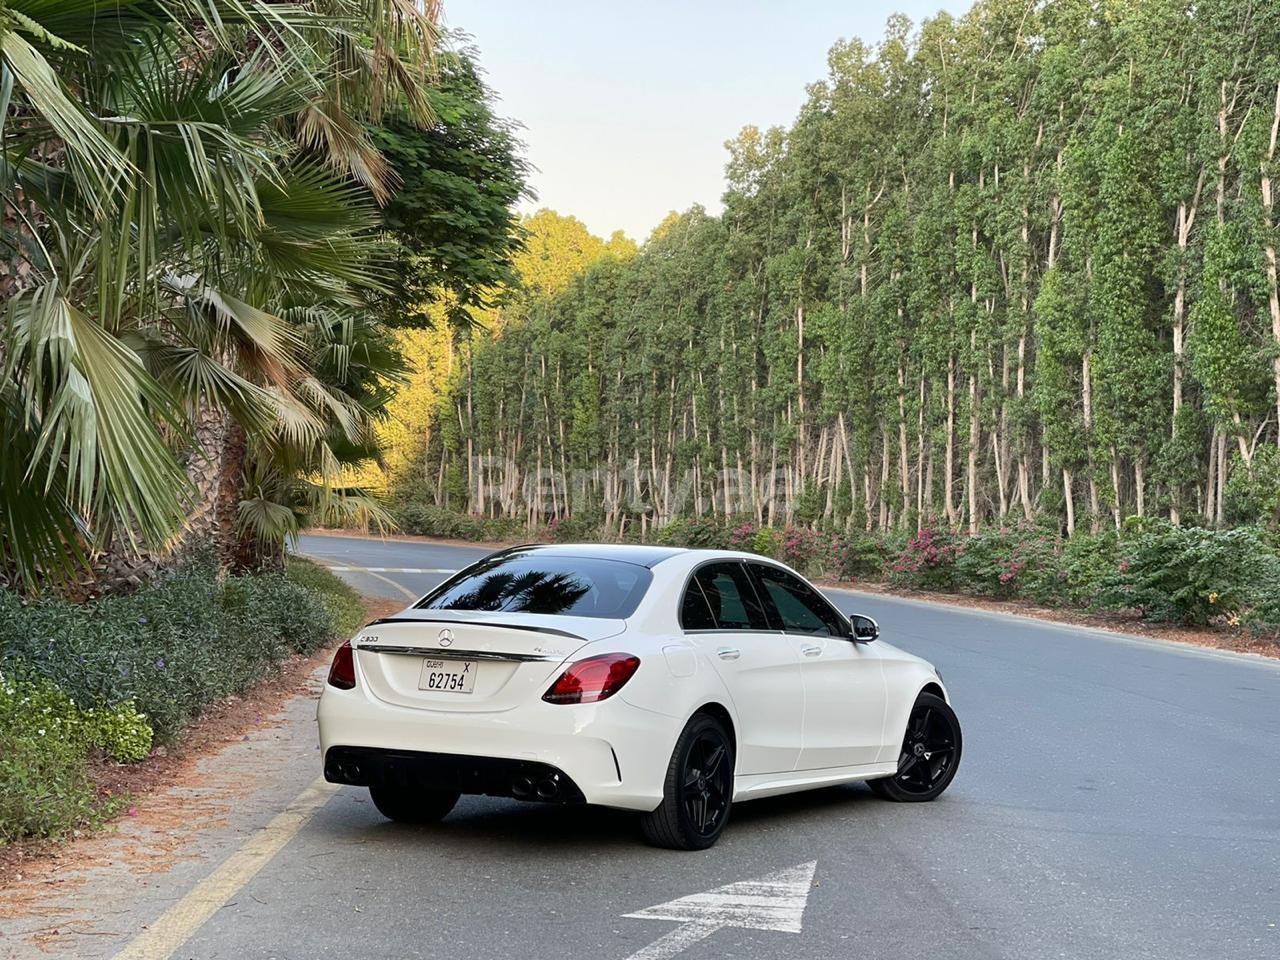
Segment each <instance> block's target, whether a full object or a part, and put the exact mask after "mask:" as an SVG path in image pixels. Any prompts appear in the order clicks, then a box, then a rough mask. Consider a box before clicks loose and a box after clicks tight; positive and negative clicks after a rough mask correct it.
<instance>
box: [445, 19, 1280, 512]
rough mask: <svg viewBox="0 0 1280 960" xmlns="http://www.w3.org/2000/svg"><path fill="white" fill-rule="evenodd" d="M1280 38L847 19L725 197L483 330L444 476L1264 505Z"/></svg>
mask: <svg viewBox="0 0 1280 960" xmlns="http://www.w3.org/2000/svg"><path fill="white" fill-rule="evenodd" d="M1277 50H1280V8H1278V7H1277V6H1276V5H1275V4H1257V3H1252V2H1247V0H1210V2H1207V3H1190V2H1186V0H1141V2H1135V3H1125V4H1116V3H1109V2H1102V0H1050V2H1046V3H1038V4H1030V5H1028V4H1026V3H1024V2H1022V0H980V2H978V3H977V4H976V5H975V6H974V7H973V8H972V10H970V12H969V13H967V14H966V15H964V16H963V17H960V18H955V17H952V16H950V15H948V14H945V13H943V14H939V15H938V16H936V17H934V18H932V19H930V20H926V21H924V22H923V23H921V24H920V25H919V26H918V27H913V25H912V24H911V23H909V22H908V21H907V20H906V19H905V18H903V17H893V18H891V19H890V20H889V22H888V24H887V26H886V30H885V34H884V37H883V38H882V40H881V41H880V42H879V43H878V44H877V45H875V46H869V45H866V44H863V43H861V42H859V41H848V42H844V41H842V42H840V43H838V44H836V45H835V46H834V47H833V48H832V49H831V52H830V55H829V57H828V74H827V76H826V77H825V78H824V79H822V80H820V81H819V82H817V83H814V84H813V85H811V86H810V87H809V88H808V97H807V99H806V102H805V104H804V105H803V107H802V108H801V110H800V112H799V114H798V115H797V117H796V119H795V120H794V122H793V123H792V124H791V126H790V127H789V128H787V129H780V128H775V129H770V130H760V129H757V128H754V127H748V128H746V129H744V130H743V131H742V132H741V134H740V135H739V136H738V137H737V138H735V139H734V140H733V141H731V142H730V143H729V144H728V145H727V146H728V151H729V159H728V163H727V168H726V180H727V187H728V189H727V192H726V194H725V197H724V212H723V214H722V215H720V216H718V217H711V216H708V215H707V214H706V213H705V212H704V211H702V210H700V209H696V208H695V209H693V210H690V211H688V212H686V213H684V214H682V215H679V216H677V217H674V218H668V219H667V220H666V221H664V223H663V224H662V225H661V226H660V228H659V229H658V230H656V231H655V232H654V234H653V236H651V237H650V238H649V240H648V241H647V242H646V243H645V244H644V246H643V247H642V248H641V250H640V252H639V254H638V255H637V256H635V257H634V258H631V259H626V260H622V259H619V260H615V261H602V262H597V263H595V264H593V265H590V266H587V267H586V268H585V269H581V268H580V264H578V263H574V264H573V269H574V272H575V273H576V276H573V277H572V278H569V277H565V278H563V279H562V280H560V281H559V282H557V283H555V284H549V283H544V284H538V283H532V284H529V285H527V288H526V291H525V294H524V295H523V297H522V299H521V300H520V302H519V303H518V304H514V305H513V306H512V307H511V308H510V309H509V311H508V319H507V320H506V321H505V322H504V325H503V328H502V332H501V335H500V336H493V337H477V338H476V340H475V342H474V344H473V346H472V348H471V349H470V352H469V354H468V357H469V362H467V363H464V364H463V365H462V367H461V369H460V370H459V372H458V374H457V378H456V385H455V387H454V389H453V391H452V394H451V396H450V397H448V398H446V400H445V401H444V402H443V403H442V404H441V405H440V407H438V408H437V412H436V415H435V420H434V422H435V423H436V424H437V425H438V429H435V430H434V431H433V432H432V434H431V443H430V447H429V454H428V470H427V476H428V477H435V478H437V479H438V482H436V483H434V484H431V485H430V487H431V493H432V496H434V498H435V499H436V500H437V502H438V503H440V504H441V505H446V504H447V505H449V506H451V507H452V508H454V509H463V510H469V511H471V512H474V513H477V514H487V515H490V516H504V515H507V514H509V513H514V514H516V515H519V514H520V513H521V512H522V511H524V512H526V513H527V512H528V511H529V507H528V498H527V497H521V496H517V494H518V493H520V492H521V491H522V489H523V488H524V487H527V486H528V481H529V480H530V478H531V477H534V476H536V475H537V472H538V471H539V470H543V471H545V470H546V469H548V468H554V469H556V470H559V471H562V472H563V473H565V474H566V476H568V475H570V474H572V472H573V471H574V470H579V471H587V472H588V474H587V476H586V479H585V480H581V479H579V481H578V482H581V483H585V486H586V493H587V495H586V496H583V497H576V498H575V497H574V496H573V493H574V491H572V490H569V489H558V488H556V487H554V486H552V487H547V486H546V484H545V483H544V489H546V490H547V492H548V497H547V500H546V503H545V504H544V505H543V506H542V507H540V508H539V510H540V511H541V513H542V516H527V517H526V518H527V519H535V520H547V519H552V518H557V517H558V518H564V517H569V516H577V515H578V514H580V513H583V512H589V513H590V514H591V515H592V518H594V517H595V516H596V515H598V516H599V518H600V519H602V520H604V521H605V522H606V523H607V524H609V525H610V527H611V529H613V530H614V531H615V532H627V531H629V530H633V529H635V530H643V529H644V528H645V527H647V525H649V524H651V523H656V524H658V525H662V524H665V523H668V522H670V521H671V520H672V519H673V518H675V517H676V516H677V515H678V514H684V515H690V516H699V517H701V516H708V517H711V516H717V515H719V516H721V517H724V516H726V515H729V516H732V515H736V514H745V515H747V516H748V517H749V518H750V519H751V520H752V521H753V522H756V523H759V522H772V523H775V524H780V525H781V524H786V523H794V524H804V525H810V526H813V525H817V526H830V527H835V528H843V527H849V528H853V529H867V530H883V531H894V530H913V529H915V528H916V527H917V526H918V525H921V524H923V523H924V522H925V521H927V520H929V519H930V518H934V519H935V520H936V521H937V522H938V523H940V524H941V525H943V526H945V527H950V528H952V529H967V530H968V531H969V532H973V531H977V530H979V529H984V528H987V529H998V528H1001V527H1004V526H1007V525H1009V524H1013V523H1035V524H1040V525H1042V526H1043V527H1046V528H1049V529H1053V528H1057V529H1058V530H1059V531H1063V532H1073V531H1075V530H1077V529H1080V528H1081V527H1084V528H1086V529H1089V530H1091V532H1093V533H1095V534H1101V533H1102V531H1103V530H1105V529H1108V528H1110V529H1115V528H1117V527H1119V526H1120V524H1121V522H1122V521H1123V518H1124V517H1125V516H1127V515H1135V514H1136V515H1147V516H1152V517H1154V516H1157V515H1158V516H1163V517H1166V518H1168V519H1169V520H1170V521H1172V522H1173V523H1175V524H1177V523H1184V522H1186V521H1188V520H1191V521H1207V522H1210V523H1215V522H1222V523H1226V522H1233V521H1247V520H1255V519H1269V518H1271V517H1272V516H1273V515H1274V510H1275V499H1276V498H1275V497H1274V496H1272V495H1271V492H1270V490H1269V489H1267V483H1268V482H1270V481H1271V480H1272V478H1274V476H1275V471H1274V466H1273V461H1274V457H1273V456H1272V454H1271V453H1269V452H1268V451H1270V450H1273V449H1280V425H1278V424H1277V402H1280V398H1278V397H1277V390H1278V389H1280V386H1278V383H1277V379H1276V377H1277V375H1278V374H1277V371H1278V370H1280V366H1277V362H1278V361H1277V360H1276V358H1277V356H1280V299H1277V298H1276V279H1275V270H1274V267H1273V266H1272V264H1273V263H1274V261H1275V243H1276V240H1275V231H1276V214H1275V210H1274V202H1273V199H1272V197H1273V193H1274V189H1273V186H1272V178H1273V177H1274V176H1275V175H1276V163H1277V161H1276V142H1275V141H1276V132H1275V131H1276V130H1277V129H1278V128H1280V99H1278V98H1277V82H1278V81H1280V70H1278V69H1277V54H1276V51H1277ZM562 265H563V264H562ZM477 456H492V457H498V458H504V459H505V460H508V461H510V462H512V463H514V464H515V466H516V470H515V473H516V475H515V476H514V477H508V478H506V480H505V488H504V489H503V492H501V493H499V494H498V495H496V496H495V495H494V493H493V487H492V485H491V484H490V485H488V487H487V488H486V490H485V491H484V492H482V490H481V487H482V486H483V485H482V483H481V481H482V480H483V477H481V476H480V475H479V473H478V472H476V471H473V469H472V468H471V467H470V466H468V464H469V463H471V462H472V459H473V458H474V457H477ZM600 467H606V468H608V470H607V471H602V472H601V473H600V474H599V475H598V476H597V475H593V474H590V471H593V470H596V469H597V468H600ZM739 469H741V471H742V472H743V474H744V475H746V476H747V477H748V478H749V479H748V482H747V483H746V490H744V491H739V492H741V493H743V494H745V497H744V498H742V499H739V498H736V497H730V496H728V495H727V494H726V491H725V490H724V489H723V487H722V485H721V484H720V481H719V479H718V477H719V476H720V475H722V474H723V473H724V472H725V471H737V470H739ZM578 476H579V478H581V476H582V475H581V474H579V475H578ZM618 477H623V478H624V479H625V478H630V479H628V480H626V482H620V481H619V480H618V479H617V478H618ZM611 478H612V479H611ZM566 485H567V483H566ZM636 487H638V488H639V492H640V497H639V500H640V501H642V502H643V503H644V504H645V505H644V506H641V507H638V508H637V507H635V506H634V505H633V504H634V498H633V497H632V492H633V491H634V489H635V488H636Z"/></svg>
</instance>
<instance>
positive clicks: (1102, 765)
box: [175, 537, 1280, 960]
mask: <svg viewBox="0 0 1280 960" xmlns="http://www.w3.org/2000/svg"><path fill="white" fill-rule="evenodd" d="M301 549H302V550H303V552H305V553H307V554H309V555H311V556H314V557H317V558H319V559H321V560H323V561H324V562H326V563H328V564H330V565H332V566H336V567H356V566H358V567H361V568H366V569H367V568H375V571H374V573H368V572H363V571H357V570H347V571H345V572H344V573H343V575H344V576H347V577H348V578H349V579H351V581H352V582H353V583H355V584H356V585H357V586H359V587H360V588H361V589H362V590H365V591H367V592H372V593H380V594H383V595H385V596H390V597H405V596H406V595H407V594H414V595H417V594H419V593H422V592H424V591H425V590H426V589H427V588H428V587H429V586H431V585H432V584H434V583H436V582H438V581H439V580H441V579H442V578H443V577H444V576H445V574H444V573H442V572H440V571H443V570H447V569H453V568H456V567H458V566H461V565H462V564H464V563H465V562H467V561H468V560H470V559H473V558H475V557H477V556H480V555H483V553H484V552H485V551H484V550H477V549H465V548H461V547H452V546H436V545H428V544H416V543H415V544H410V543H403V542H376V541H361V540H352V539H340V538H326V537H304V538H303V541H302V547H301ZM377 568H382V569H377ZM405 568H408V569H410V570H413V571H424V570H426V571H433V572H404V570H405ZM375 574H376V575H375ZM833 598H834V599H835V601H836V602H837V603H838V604H839V605H840V606H841V607H842V608H843V609H845V610H858V611H861V612H864V613H867V614H870V615H871V616H874V617H876V618H877V619H878V620H879V621H880V624H881V627H882V629H883V636H884V638H885V639H887V640H889V641H890V642H892V643H894V644H897V645H899V646H902V647H904V648H905V649H907V650H910V651H912V652H915V653H919V654H921V655H923V656H925V657H928V658H929V659H931V660H933V661H934V662H935V663H936V664H937V665H938V667H939V668H940V669H941V670H942V672H943V674H944V676H945V677H946V680H947V683H948V687H949V689H950V691H951V693H952V696H953V699H954V702H955V706H956V709H957V711H958V712H959V715H960V719H961V722H962V723H963V724H964V728H965V757H964V761H963V763H962V765H961V769H960V773H959V775H958V777H957V779H956V781H955V783H954V784H953V786H952V787H951V789H950V791H949V792H948V793H947V794H946V795H945V796H944V797H943V798H942V799H941V800H939V801H938V802H936V803H932V804H919V805H897V804H891V803H887V802H882V801H880V800H877V799H874V798H873V797H872V795H871V794H870V792H869V791H867V790H866V789H865V788H864V787H861V786H852V787H847V788H838V789H831V790H824V791H820V792H816V793H811V794H802V795H798V796H793V797H786V798H779V799H773V800H761V801H756V802H753V803H748V804H742V805H740V806H738V807H736V808H735V809H734V812H733V817H732V821H731V823H730V825H729V827H728V830H727V831H726V833H725V835H724V836H723V838H722V839H721V841H720V843H719V845H718V846H716V847H715V848H714V849H712V850H710V851H707V852H705V853H696V854H680V853H672V852H668V851H661V850H655V849H651V848H649V847H646V846H644V845H642V843H641V842H640V841H639V838H638V835H637V830H636V827H635V824H634V820H633V818H631V817H629V816H627V815H625V814H620V813H614V812H610V811H604V810H594V809H586V810H583V809H572V808H570V809H566V808H552V807H540V806H530V805H524V804H520V803H517V802H516V801H502V800H494V799H487V798H464V799H463V800H462V802H461V803H460V804H459V806H458V807H457V808H456V810H455V811H454V812H453V813H452V814H451V815H450V816H449V817H448V818H447V819H446V820H445V822H444V823H442V824H440V825H438V826H434V827H429V828H419V829H414V828H408V827H404V826H399V825H395V824H391V823H388V822H386V821H384V820H382V819H381V818H380V817H379V816H378V814H377V812H376V811H375V810H374V809H373V807H372V805H371V804H370V803H369V802H368V801H367V797H366V796H365V795H364V792H363V791H360V790H357V789H354V788H343V789H342V790H341V791H340V792H339V793H338V794H337V795H336V796H334V797H333V798H332V799H330V800H328V802H327V803H325V804H324V805H323V806H322V807H321V809H320V810H319V811H318V813H316V814H315V816H314V817H313V818H312V819H311V820H310V821H309V822H307V824H306V825H305V826H304V827H303V828H302V830H301V831H300V832H299V833H298V834H297V835H296V836H294V837H293V839H292V841H291V842H289V843H288V845H287V846H285V847H284V849H283V850H282V851H280V852H279V853H278V854H277V855H275V857H274V858H273V859H271V860H270V862H269V863H267V865H266V866H265V867H264V868H263V869H262V870H261V872H260V873H258V874H257V876H256V877H255V878H254V879H253V880H251V881H250V882H249V883H248V885H247V886H246V887H244V888H243V889H242V890H240V891H239V892H238V893H237V895H236V896H235V897H234V899H233V900H232V901H231V902H230V903H228V904H227V905H226V906H223V907H222V908H221V909H220V910H218V911H217V912H216V913H215V914H214V915H213V917H212V918H211V919H210V920H209V921H208V922H206V923H205V924H204V926H203V927H201V928H200V929H199V930H198V931H197V933H196V934H195V936H194V937H193V938H192V939H190V940H189V941H188V942H187V943H186V945H185V946H184V947H183V948H182V949H181V950H180V951H179V952H178V953H177V954H175V956H180V957H198V958H209V960H213V958H237V960H241V958H259V957H262V958H265V957H279V958H282V960H283V958H286V957H287V958H307V960H318V958H350V957H387V958H392V957H394V958H410V957H424V958H450V960H495V958H504V960H505V958H513V960H543V958H547V960H550V958H559V957H563V956H566V955H569V956H589V957H593V958H602V960H624V958H628V957H633V956H635V955H637V954H638V955H639V956H641V957H659V956H673V955H674V956H678V957H680V958H682V960H684V958H687V960H707V958H713V957H715V958H719V957H735V958H736V957H744V958H772V957H787V958H789V960H799V958H823V960H827V958H835V957H841V958H843V957H858V958H863V957H865V958H885V960H898V958H908V957H940V958H948V960H953V958H955V960H958V958H980V957H981V958H987V957H992V958H994V957H1001V958H1010V960H1034V958H1066V960H1084V958H1094V957H1097V958H1106V960H1117V958H1119V960H1130V958H1134V960H1136V958H1153V960H1156V958H1158V960H1179V958H1196V960H1202V958H1204V957H1207V956H1208V957H1213V958H1215V960H1225V958H1258V960H1263V958H1267V960H1274V958H1276V957H1280V709H1277V707H1280V663H1277V662H1267V661H1261V660H1257V659H1252V658H1247V657H1240V656H1234V655H1228V654H1220V653H1216V652H1210V651H1199V650H1195V649H1190V648H1182V647H1179V646H1175V645H1167V644H1160V643H1157V642H1149V641H1144V640H1137V639H1132V638H1121V637H1116V636H1111V635H1107V634H1102V633H1098V632H1093V631H1088V630H1079V629H1074V628H1068V627H1060V626H1056V625H1049V624H1042V623H1038V622H1035V621H1030V620H1024V619H1019V618H1013V617H1007V616H1002V615H995V614H988V613H982V612H974V611H967V610H961V609H957V608H953V607H947V606H940V605H930V604H924V603H919V602H912V601H902V600H894V599H890V598H885V597H880V596H866V595H859V594H855V593H847V592H835V593H833ZM812 861H816V867H815V868H814V875H813V881H814V883H813V886H812V888H811V889H810V891H809V893H808V899H807V906H806V907H805V909H804V913H803V922H802V929H801V930H800V932H798V933H794V932H777V931H770V930H753V929H742V928H737V927H726V928H724V929H720V930H717V931H715V932H714V933H711V934H708V935H706V936H704V937H703V938H701V939H698V938H688V940H689V942H688V944H687V947H686V948H685V949H684V950H682V951H681V952H679V953H674V952H672V951H674V950H675V948H677V947H680V946H681V944H682V943H683V942H684V941H681V940H680V939H679V935H678V934H675V933H673V932H672V931H675V930H677V929H678V925H677V923H676V922H674V921H670V920H658V919H629V918H626V917H624V915H625V914H628V913H633V912H635V911H638V910H642V909H644V908H646V907H650V906H653V905H655V904H661V903H663V902H664V901H668V900H671V899H673V898H677V897H681V896H684V895H689V894H696V893H699V892H702V891H707V890H711V889H713V888H715V887H718V886H721V885H723V884H729V883H733V882H735V881H744V880H751V879H754V878H758V877H761V876H764V875H767V874H771V873H773V872H775V871H779V870H784V869H786V868H791V867H796V866H797V865H802V864H807V863H809V862H812ZM802 899H803V897H802ZM664 936H666V937H667V940H665V941H663V942H664V943H665V944H666V946H664V947H659V948H654V949H652V950H650V951H649V952H647V953H646V952H643V951H645V948H646V945H648V944H651V943H653V942H654V941H655V940H658V939H659V938H662V937H664ZM672 937H674V938H675V939H674V940H673V939H672ZM663 951H666V952H663Z"/></svg>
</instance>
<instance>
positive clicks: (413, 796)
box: [369, 784, 461, 823]
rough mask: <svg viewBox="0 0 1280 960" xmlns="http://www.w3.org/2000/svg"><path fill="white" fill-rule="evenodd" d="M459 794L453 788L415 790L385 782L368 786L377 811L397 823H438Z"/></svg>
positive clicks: (450, 808) (455, 801)
mask: <svg viewBox="0 0 1280 960" xmlns="http://www.w3.org/2000/svg"><path fill="white" fill-rule="evenodd" d="M459 796H461V794H459V793H458V792H457V791H454V790H414V789H411V788H406V787H399V786H391V785H388V784H379V785H371V786H370V787H369V797H370V798H371V799H372V800H373V805H374V806H375V807H377V808H378V812H379V813H380V814H382V815H383V816H384V817H386V818H387V819H388V820H394V821H396V822H397V823H437V822H439V821H440V820H443V819H444V818H445V816H446V815H447V814H448V813H449V811H450V810H452V809H453V807H454V804H456V803H457V802H458V797H459Z"/></svg>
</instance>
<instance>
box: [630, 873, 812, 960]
mask: <svg viewBox="0 0 1280 960" xmlns="http://www.w3.org/2000/svg"><path fill="white" fill-rule="evenodd" d="M817 866H818V861H817V860H810V861H809V862H808V863H801V864H798V865H796V866H794V867H788V868H787V869H785V870H779V871H778V872H777V873H771V874H769V875H768V876H764V877H758V878H756V879H755V880H739V881H738V882H736V883H727V884H725V885H724V886H723V887H716V888H715V889H714V890H708V891H707V892H706V893H695V894H691V895H690V896H687V897H681V898H680V899H678V900H668V901H667V902H666V903H660V904H658V905H657V906H656V907H647V908H645V909H644V910H637V911H636V912H635V913H626V914H623V916H624V917H627V918H630V919H635V920H678V921H680V926H678V927H676V928H675V929H674V930H672V931H671V932H670V933H668V934H666V935H665V936H663V937H660V938H659V939H657V940H655V941H654V942H653V943H651V944H649V945H648V946H647V947H645V948H644V949H643V950H641V951H640V952H639V953H633V954H632V955H631V956H630V957H628V958H627V960H667V958H668V957H674V956H675V955H676V954H677V953H680V951H682V950H684V949H686V948H687V947H689V946H690V945H691V944H694V943H697V942H698V941H699V940H703V939H705V938H706V937H709V936H711V934H713V933H715V932H716V931H717V930H719V929H721V928H722V927H743V928H745V929H748V930H775V931H777V932H779V933H799V932H800V928H801V924H802V923H803V921H804V908H805V905H806V904H807V903H808V902H809V890H810V889H811V888H812V887H813V872H814V870H816V869H817Z"/></svg>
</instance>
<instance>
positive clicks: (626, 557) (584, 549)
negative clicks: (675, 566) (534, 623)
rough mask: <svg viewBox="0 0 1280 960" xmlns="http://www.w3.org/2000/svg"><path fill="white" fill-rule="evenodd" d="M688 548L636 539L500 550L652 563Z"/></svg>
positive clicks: (642, 564) (504, 552)
mask: <svg viewBox="0 0 1280 960" xmlns="http://www.w3.org/2000/svg"><path fill="white" fill-rule="evenodd" d="M688 552H689V551H688V550H685V549H684V548H683V547H655V546H648V545H646V544H639V543H526V544H522V545H521V546H518V547H511V548H509V549H507V550H502V551H500V553H503V554H512V555H515V554H530V553H537V554H541V555H543V556H552V557H577V558H579V559H591V560H620V561H622V562H623V563H634V564H636V565H638V566H641V567H654V566H656V565H657V564H659V563H661V562H662V561H663V560H667V559H670V558H671V557H674V556H678V555H679V554H682V553H688Z"/></svg>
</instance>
